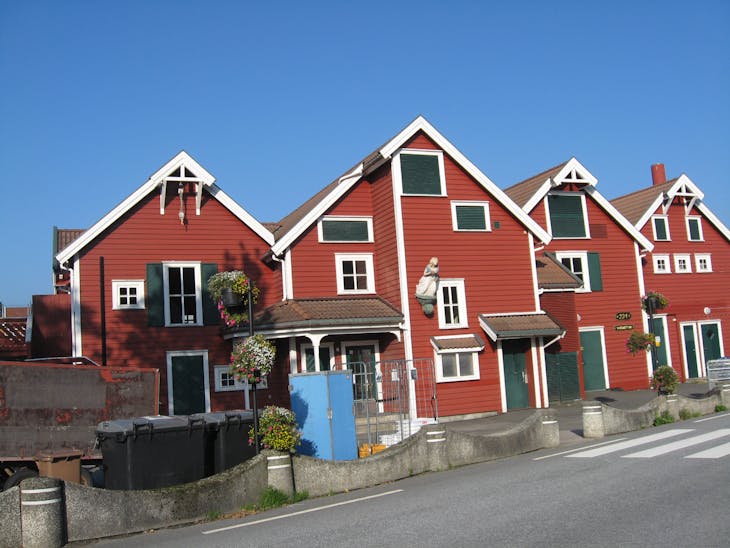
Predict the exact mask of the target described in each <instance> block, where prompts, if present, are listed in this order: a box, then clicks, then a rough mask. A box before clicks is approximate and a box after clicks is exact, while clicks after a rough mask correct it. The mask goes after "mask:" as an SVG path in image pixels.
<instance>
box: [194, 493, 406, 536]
mask: <svg viewBox="0 0 730 548" xmlns="http://www.w3.org/2000/svg"><path fill="white" fill-rule="evenodd" d="M402 492H403V489H395V490H393V491H386V492H385V493H378V494H377V495H370V496H368V497H360V498H358V499H352V500H346V501H343V502H336V503H334V504H327V505H326V506H318V507H317V508H309V509H308V510H300V511H299V512H292V513H291V514H283V515H281V516H273V517H270V518H264V519H257V520H256V521H249V522H248V523H239V524H237V525H230V526H228V527H221V528H220V529H211V530H210V531H202V533H203V534H204V535H211V534H213V533H222V532H223V531H230V530H231V529H239V528H241V527H248V526H249V525H257V524H259V523H266V522H267V521H276V520H279V519H284V518H291V517H294V516H301V515H302V514H311V513H312V512H319V511H320V510H327V509H329V508H335V507H337V506H345V505H346V504H353V503H355V502H362V501H364V500H370V499H376V498H379V497H385V496H387V495H395V494H396V493H402Z"/></svg>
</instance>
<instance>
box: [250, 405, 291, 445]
mask: <svg viewBox="0 0 730 548" xmlns="http://www.w3.org/2000/svg"><path fill="white" fill-rule="evenodd" d="M248 436H249V437H248V443H249V444H250V445H253V444H254V443H255V442H254V439H255V438H254V436H255V432H254V429H253V426H252V427H251V428H250V429H249V432H248ZM301 439H302V433H301V432H299V430H297V420H296V417H295V416H294V413H292V412H291V411H289V410H288V409H285V408H283V407H276V406H273V405H269V406H267V407H266V408H264V411H263V413H261V418H260V419H259V441H260V442H261V446H262V447H263V448H264V449H272V450H274V451H284V452H287V453H294V451H295V448H296V446H297V445H299V443H300V441H301Z"/></svg>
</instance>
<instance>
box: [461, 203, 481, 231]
mask: <svg viewBox="0 0 730 548" xmlns="http://www.w3.org/2000/svg"><path fill="white" fill-rule="evenodd" d="M456 226H457V228H458V229H459V230H486V229H487V221H486V215H484V206H481V205H478V206H472V205H469V206H465V205H457V206H456Z"/></svg>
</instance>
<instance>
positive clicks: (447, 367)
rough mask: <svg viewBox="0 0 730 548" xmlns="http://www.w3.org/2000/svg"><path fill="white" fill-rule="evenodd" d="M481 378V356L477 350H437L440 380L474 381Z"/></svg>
mask: <svg viewBox="0 0 730 548" xmlns="http://www.w3.org/2000/svg"><path fill="white" fill-rule="evenodd" d="M478 379H479V358H478V354H477V353H476V352H472V351H459V352H437V353H436V380H437V381H438V382H454V381H473V380H478Z"/></svg>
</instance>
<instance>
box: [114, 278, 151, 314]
mask: <svg viewBox="0 0 730 548" xmlns="http://www.w3.org/2000/svg"><path fill="white" fill-rule="evenodd" d="M112 293H114V295H113V304H112V308H113V309H114V310H135V309H140V308H144V280H113V281H112Z"/></svg>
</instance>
